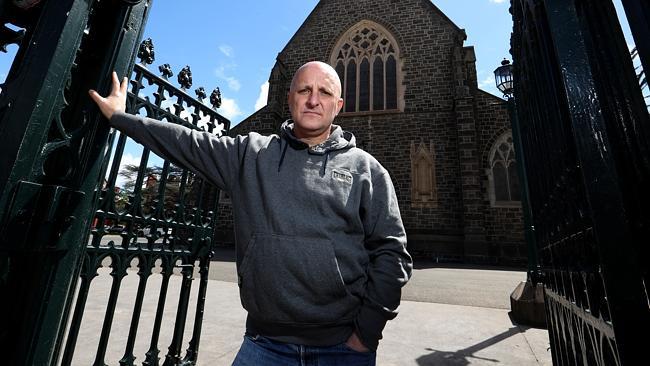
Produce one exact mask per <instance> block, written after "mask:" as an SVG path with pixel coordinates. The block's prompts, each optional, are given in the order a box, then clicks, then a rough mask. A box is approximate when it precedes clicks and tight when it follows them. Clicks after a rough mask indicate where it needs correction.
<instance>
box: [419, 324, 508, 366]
mask: <svg viewBox="0 0 650 366" xmlns="http://www.w3.org/2000/svg"><path fill="white" fill-rule="evenodd" d="M519 333H521V330H520V329H519V328H518V327H512V328H510V329H508V330H506V331H505V332H502V333H500V334H497V335H495V336H494V337H491V338H488V339H486V340H484V341H483V342H480V343H477V344H475V345H473V346H471V347H467V348H464V349H461V350H458V351H456V352H448V351H438V350H435V349H432V348H427V351H433V352H432V353H430V354H428V355H424V356H420V357H418V358H417V359H416V360H415V361H416V362H417V363H418V365H420V366H463V365H469V364H470V363H471V361H470V360H469V359H470V358H473V359H480V360H483V361H489V362H494V363H499V362H500V360H495V359H490V358H483V357H478V356H474V353H476V352H478V351H480V350H482V349H485V348H488V347H490V346H492V345H494V344H497V343H499V342H501V341H503V340H504V339H506V338H510V337H512V336H514V335H516V334H519Z"/></svg>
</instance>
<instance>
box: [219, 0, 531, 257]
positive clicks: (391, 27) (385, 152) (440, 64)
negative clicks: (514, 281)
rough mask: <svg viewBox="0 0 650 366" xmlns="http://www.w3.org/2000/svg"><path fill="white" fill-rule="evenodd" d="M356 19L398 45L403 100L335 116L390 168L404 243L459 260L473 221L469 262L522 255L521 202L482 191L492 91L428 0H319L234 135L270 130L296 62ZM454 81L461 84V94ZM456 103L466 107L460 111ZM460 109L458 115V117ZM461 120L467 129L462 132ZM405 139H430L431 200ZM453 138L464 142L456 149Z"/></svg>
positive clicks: (327, 48) (494, 117)
mask: <svg viewBox="0 0 650 366" xmlns="http://www.w3.org/2000/svg"><path fill="white" fill-rule="evenodd" d="M343 9H345V10H343ZM362 20H369V21H372V22H375V23H377V24H379V25H381V26H383V27H384V28H385V29H386V30H387V31H389V32H391V33H392V36H393V37H394V38H395V40H396V42H397V43H398V47H399V49H400V54H399V57H400V59H399V61H398V68H399V69H400V70H401V78H400V77H398V80H401V88H402V89H401V90H403V94H402V95H401V96H400V98H403V99H401V102H402V105H403V107H404V108H403V111H400V112H390V111H386V112H373V113H362V112H359V113H347V114H346V113H343V114H341V115H339V117H337V119H336V121H335V123H337V124H340V125H342V126H343V128H344V129H346V130H349V131H351V132H352V133H354V135H355V136H356V138H357V142H358V146H359V147H361V148H363V149H364V150H366V151H368V152H370V153H371V154H372V155H373V156H375V157H376V158H377V160H379V161H380V162H381V163H382V165H384V166H385V167H386V169H388V171H389V172H390V174H391V177H392V178H393V182H394V185H395V188H396V191H397V194H398V199H399V202H400V210H401V212H402V217H403V220H404V223H405V226H406V229H407V234H408V238H409V250H410V251H411V252H413V253H415V254H416V255H417V254H422V255H427V256H434V257H437V258H440V259H442V260H445V259H448V260H466V259H468V258H469V256H468V253H466V251H467V250H468V249H467V246H466V245H465V244H464V243H465V242H466V241H467V236H468V233H467V230H466V228H467V225H468V222H473V223H474V224H473V225H481V228H480V230H478V231H480V233H479V234H480V235H475V239H476V238H478V239H476V240H478V241H477V243H474V244H475V245H478V246H479V247H481V250H479V251H478V254H479V255H471V258H470V259H471V260H472V261H483V262H499V263H501V262H508V261H511V260H509V259H508V260H503V258H500V256H504V255H508V256H514V257H517V258H518V259H516V260H514V261H517V260H521V256H522V255H523V254H522V253H523V252H520V251H519V246H521V245H522V244H521V243H522V242H523V235H522V233H521V210H520V209H518V208H507V209H503V208H491V207H490V202H489V199H488V198H487V197H488V195H487V193H484V192H486V189H487V178H486V175H485V173H484V168H485V166H484V164H487V161H486V159H484V158H483V157H482V154H483V152H484V150H485V146H486V144H487V143H488V142H489V141H490V140H491V139H494V138H496V137H495V135H498V134H499V131H501V130H503V129H504V128H507V122H508V117H507V114H506V111H505V109H504V108H503V107H499V106H495V105H494V104H495V103H498V102H499V100H500V99H499V98H496V97H494V96H491V95H489V94H487V93H485V92H482V91H480V90H478V89H477V87H476V70H475V65H474V60H473V59H472V57H473V49H471V48H467V47H465V48H464V47H463V41H464V39H465V33H464V31H463V30H461V29H459V28H458V27H457V26H456V25H454V24H453V23H452V22H451V21H450V20H449V19H448V18H447V17H446V16H445V15H444V14H442V13H440V12H439V10H438V9H437V8H435V7H434V6H433V5H432V4H431V2H430V1H428V0H423V1H418V0H411V1H394V0H332V1H324V0H321V1H320V2H319V3H318V5H317V6H316V8H315V9H314V10H313V11H312V13H311V14H310V16H309V17H308V18H307V20H306V21H305V22H304V23H303V25H302V26H301V27H300V29H299V30H298V31H297V32H296V34H295V35H294V36H293V38H292V39H291V40H290V41H289V43H288V44H287V45H286V46H285V48H284V49H283V50H282V52H280V54H279V55H278V58H277V62H276V65H275V66H274V69H273V70H272V72H271V77H270V84H271V85H270V89H269V90H270V91H269V97H268V104H267V106H266V107H264V108H263V109H261V110H260V111H258V112H257V113H255V114H254V115H252V116H251V117H249V118H247V119H246V120H245V121H244V122H242V123H241V124H239V125H238V126H235V127H234V128H233V130H232V133H233V134H243V133H247V132H249V131H257V132H260V133H264V134H269V133H277V127H278V126H279V124H280V123H281V122H282V120H284V119H285V118H288V116H289V111H288V107H287V104H286V96H287V91H288V88H289V84H290V81H291V80H290V79H291V76H292V75H293V73H294V72H295V70H296V69H297V68H298V67H299V66H300V65H302V64H304V63H305V62H307V61H311V60H319V61H323V62H329V59H330V53H331V52H332V48H333V47H334V45H335V44H336V42H337V40H338V39H339V37H341V36H342V35H343V34H344V33H345V32H346V31H347V30H348V29H349V28H350V27H352V26H354V25H355V24H357V23H358V22H360V21H362ZM459 55H460V56H459ZM459 75H462V76H461V77H459ZM459 88H460V89H463V90H466V92H465V95H462V98H460V99H459V97H458V96H459V92H458V90H459ZM461 94H462V93H461ZM399 104H400V103H398V105H399ZM459 105H460V106H461V107H462V108H464V109H460V110H459ZM459 116H460V118H464V119H465V120H463V121H462V122H461V120H459ZM459 123H460V125H461V126H466V127H462V128H471V129H473V131H469V132H471V133H470V134H467V133H466V132H463V131H462V128H461V127H459ZM459 129H460V131H459ZM459 134H460V136H462V140H460V141H459ZM470 135H471V136H472V137H467V136H470ZM412 143H414V144H415V145H416V146H418V145H419V144H424V145H425V146H427V147H429V146H432V147H433V152H432V153H433V156H434V160H435V182H436V185H435V196H436V199H435V202H433V203H430V204H426V205H416V204H414V203H413V202H412V194H411V193H412V192H411V184H412V180H411V156H410V154H411V145H412ZM459 146H461V147H462V146H465V147H467V146H469V147H470V148H468V149H464V150H463V149H460V148H459ZM488 150H489V147H488ZM463 154H464V155H467V154H470V155H473V156H471V157H470V158H471V159H473V160H472V161H476V163H475V164H474V165H476V164H478V166H474V168H473V169H470V170H467V169H464V168H463V167H464V166H466V165H467V164H466V163H463V161H464V160H463V157H462V156H461V155H463ZM463 164H465V165H463ZM468 172H471V173H468ZM477 172H478V173H477ZM468 174H471V175H472V176H468ZM463 182H465V183H467V182H476V184H475V187H474V188H473V189H475V190H476V192H478V193H476V194H475V193H472V194H471V195H468V194H467V192H466V193H465V196H464V195H463V189H464V187H465V189H467V187H470V185H467V184H463ZM468 197H471V199H468ZM468 201H471V202H470V203H468ZM468 204H470V206H467V205H468ZM468 215H471V216H468ZM219 221H220V222H219V224H218V225H219V229H220V230H222V231H223V232H226V231H228V230H229V225H230V221H228V218H227V217H225V216H221V215H220V220H219ZM474 231H477V230H474ZM231 237H232V236H231ZM223 242H225V243H229V240H223ZM502 243H503V244H502ZM504 245H506V246H508V248H509V249H506V248H505V247H504ZM512 248H515V249H512ZM511 262H512V261H511Z"/></svg>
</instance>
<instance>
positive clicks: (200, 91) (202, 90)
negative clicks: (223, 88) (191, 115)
mask: <svg viewBox="0 0 650 366" xmlns="http://www.w3.org/2000/svg"><path fill="white" fill-rule="evenodd" d="M194 92H195V93H196V97H197V98H199V100H200V101H201V102H203V99H205V97H206V96H207V94H205V88H204V87H202V86H200V87H198V88H197V89H196V90H195V91H194Z"/></svg>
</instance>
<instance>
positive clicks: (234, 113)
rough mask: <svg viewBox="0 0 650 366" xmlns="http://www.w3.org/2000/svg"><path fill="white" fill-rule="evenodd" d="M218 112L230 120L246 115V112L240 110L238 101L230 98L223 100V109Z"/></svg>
mask: <svg viewBox="0 0 650 366" xmlns="http://www.w3.org/2000/svg"><path fill="white" fill-rule="evenodd" d="M217 112H219V113H220V114H221V115H222V116H224V117H226V118H228V119H229V120H232V119H234V118H236V117H239V116H241V115H242V114H244V112H242V110H241V109H239V106H238V105H237V101H235V100H234V99H230V98H221V107H220V108H219V109H217Z"/></svg>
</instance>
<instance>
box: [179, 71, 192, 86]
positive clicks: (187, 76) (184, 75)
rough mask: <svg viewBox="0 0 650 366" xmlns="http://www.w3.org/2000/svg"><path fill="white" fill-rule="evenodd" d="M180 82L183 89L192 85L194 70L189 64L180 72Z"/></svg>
mask: <svg viewBox="0 0 650 366" xmlns="http://www.w3.org/2000/svg"><path fill="white" fill-rule="evenodd" d="M178 84H179V85H180V86H181V89H183V90H187V89H189V88H191V87H192V70H190V66H189V65H187V66H185V67H184V68H183V69H182V70H181V72H179V73H178Z"/></svg>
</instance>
